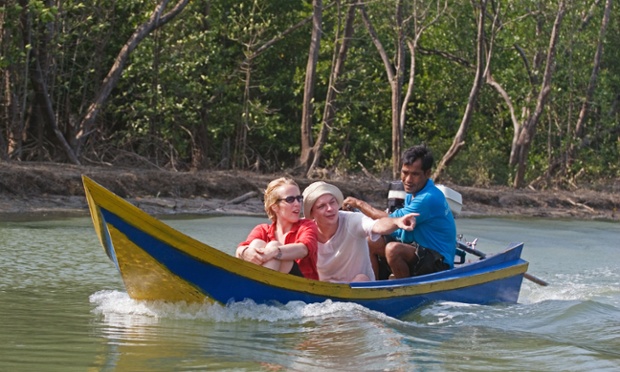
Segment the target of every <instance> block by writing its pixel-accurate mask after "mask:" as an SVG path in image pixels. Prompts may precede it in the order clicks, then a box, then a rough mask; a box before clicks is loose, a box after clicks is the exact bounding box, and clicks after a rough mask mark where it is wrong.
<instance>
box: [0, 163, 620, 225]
mask: <svg viewBox="0 0 620 372" xmlns="http://www.w3.org/2000/svg"><path fill="white" fill-rule="evenodd" d="M82 175H86V176H88V177H90V178H92V179H93V180H95V181H96V182H98V183H99V184H101V185H103V186H105V187H106V188H108V189H110V190H112V191H113V192H115V193H116V194H118V195H119V196H121V197H123V198H126V199H127V200H129V201H130V202H132V203H133V204H135V205H137V206H138V207H140V208H142V209H144V210H145V211H146V212H148V213H151V214H155V215H169V214H200V215H218V214H236V215H257V216H264V215H265V214H264V210H263V204H262V190H263V189H264V188H265V186H266V185H267V183H268V182H269V181H270V180H271V179H273V178H275V177H279V176H282V175H284V174H278V175H264V174H257V173H251V172H238V171H204V172H171V171H166V170H150V169H129V168H112V167H86V166H74V165H68V164H56V163H22V162H0V218H1V219H5V220H6V219H14V218H19V219H22V218H28V217H29V216H30V217H46V216H68V215H84V216H85V215H87V213H88V207H87V205H86V200H85V198H84V190H83V188H82V181H81V177H82ZM295 179H296V180H297V182H298V183H299V185H300V187H301V188H302V189H303V188H304V187H306V186H307V185H309V184H310V183H312V182H314V181H315V180H309V179H299V178H295ZM326 181H327V182H331V183H333V184H335V185H337V186H338V187H340V188H341V189H342V191H343V193H344V194H345V195H353V196H356V197H358V198H362V199H364V200H367V201H368V202H370V203H371V204H372V205H374V206H375V207H379V208H384V207H385V206H386V195H387V187H388V180H378V179H376V178H372V177H366V176H363V175H362V176H349V177H346V178H345V177H341V178H338V179H331V180H326ZM448 186H450V187H452V188H453V189H454V190H456V191H458V192H460V193H461V194H462V195H463V211H462V213H461V216H462V217H472V216H535V217H550V218H575V219H605V220H620V216H619V209H620V196H619V195H620V181H618V182H616V183H615V184H612V185H610V186H608V189H607V190H595V189H592V188H583V189H579V190H574V191H567V190H544V191H541V190H530V189H525V190H514V189H511V188H508V187H492V188H474V187H462V186H458V185H450V184H448Z"/></svg>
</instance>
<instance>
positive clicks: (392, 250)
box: [385, 242, 401, 262]
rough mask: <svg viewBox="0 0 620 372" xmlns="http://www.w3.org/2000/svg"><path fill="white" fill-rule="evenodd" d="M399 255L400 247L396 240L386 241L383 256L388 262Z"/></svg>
mask: <svg viewBox="0 0 620 372" xmlns="http://www.w3.org/2000/svg"><path fill="white" fill-rule="evenodd" d="M400 255H401V249H400V247H399V244H398V243H396V242H390V243H387V244H386V246H385V258H387V260H388V262H389V261H391V260H393V259H395V258H397V257H399V256H400Z"/></svg>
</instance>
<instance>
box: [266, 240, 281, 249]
mask: <svg viewBox="0 0 620 372" xmlns="http://www.w3.org/2000/svg"><path fill="white" fill-rule="evenodd" d="M281 245H282V244H280V242H279V241H276V240H272V241H270V242H269V243H267V245H266V246H265V248H271V247H274V248H277V247H279V246H281Z"/></svg>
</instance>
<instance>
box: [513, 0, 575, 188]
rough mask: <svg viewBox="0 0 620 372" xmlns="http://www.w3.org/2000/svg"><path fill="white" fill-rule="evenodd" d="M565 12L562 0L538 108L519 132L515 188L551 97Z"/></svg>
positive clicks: (553, 32) (520, 185)
mask: <svg viewBox="0 0 620 372" xmlns="http://www.w3.org/2000/svg"><path fill="white" fill-rule="evenodd" d="M564 12H565V4H564V1H561V2H560V4H559V7H558V13H557V16H556V19H555V22H554V24H553V29H552V31H551V37H550V40H549V48H548V50H547V59H546V62H545V72H544V75H543V81H542V84H541V90H540V93H539V94H538V98H537V100H536V108H535V109H534V112H533V113H532V115H530V117H529V118H528V119H527V120H526V121H525V122H524V123H523V127H522V128H521V132H520V133H519V138H518V140H517V148H516V150H517V151H516V152H515V154H516V164H517V169H516V173H515V178H514V182H513V187H515V188H522V187H523V186H524V182H525V170H526V167H527V162H528V154H529V150H530V147H531V145H532V141H533V139H534V136H535V134H536V126H537V125H538V121H539V120H540V116H541V115H542V113H543V111H544V109H545V105H546V103H547V99H548V98H549V93H550V92H551V78H552V77H553V71H554V65H555V53H556V47H557V42H558V38H559V34H560V25H561V24H562V18H563V17H564Z"/></svg>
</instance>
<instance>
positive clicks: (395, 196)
mask: <svg viewBox="0 0 620 372" xmlns="http://www.w3.org/2000/svg"><path fill="white" fill-rule="evenodd" d="M405 196H407V193H406V192H405V187H404V186H403V181H392V182H390V187H389V189H388V201H387V209H386V212H387V213H392V212H394V211H395V210H397V209H400V208H402V207H403V206H404V205H405Z"/></svg>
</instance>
